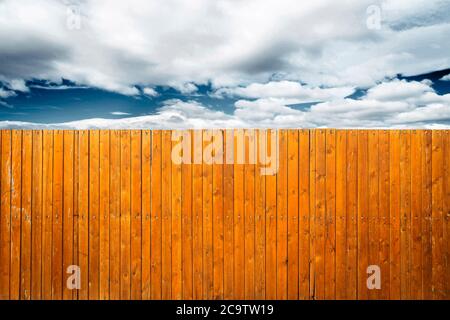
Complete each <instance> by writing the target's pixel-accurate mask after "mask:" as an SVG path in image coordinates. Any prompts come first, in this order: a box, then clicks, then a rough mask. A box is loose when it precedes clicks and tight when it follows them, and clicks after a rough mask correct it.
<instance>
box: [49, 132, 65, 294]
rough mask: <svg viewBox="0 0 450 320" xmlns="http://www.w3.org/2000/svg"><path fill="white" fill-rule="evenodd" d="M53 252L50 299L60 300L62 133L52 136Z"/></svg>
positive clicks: (62, 176) (55, 133)
mask: <svg viewBox="0 0 450 320" xmlns="http://www.w3.org/2000/svg"><path fill="white" fill-rule="evenodd" d="M53 140H54V141H53V241H52V242H53V252H52V275H53V277H52V297H53V299H58V300H59V299H62V289H63V288H62V282H63V270H62V267H63V241H64V240H63V225H62V224H63V182H64V144H63V132H62V131H60V130H56V131H55V132H54V135H53Z"/></svg>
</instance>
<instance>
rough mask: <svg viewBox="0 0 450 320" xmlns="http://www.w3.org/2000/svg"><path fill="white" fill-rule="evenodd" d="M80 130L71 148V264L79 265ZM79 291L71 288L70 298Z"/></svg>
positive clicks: (75, 295)
mask: <svg viewBox="0 0 450 320" xmlns="http://www.w3.org/2000/svg"><path fill="white" fill-rule="evenodd" d="M79 136H80V131H78V130H76V131H74V137H73V139H74V150H73V161H74V162H73V230H72V231H73V250H72V255H73V264H74V265H76V266H79V263H78V245H79V239H78V236H79V233H78V217H79V210H78V204H79V202H78V193H79V181H80V177H79V174H78V172H79V164H80V162H79V159H80V157H79V154H80V139H79ZM79 291H80V290H72V299H74V300H77V299H78V298H79V294H78V293H79Z"/></svg>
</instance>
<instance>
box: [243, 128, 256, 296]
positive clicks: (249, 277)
mask: <svg viewBox="0 0 450 320" xmlns="http://www.w3.org/2000/svg"><path fill="white" fill-rule="evenodd" d="M244 144H245V157H244V161H245V164H244V228H245V231H244V233H245V236H244V237H245V238H244V243H245V246H244V252H245V263H244V264H245V267H244V272H245V277H244V278H245V299H249V300H251V299H254V297H255V165H254V163H255V131H254V130H251V129H246V130H245V131H244Z"/></svg>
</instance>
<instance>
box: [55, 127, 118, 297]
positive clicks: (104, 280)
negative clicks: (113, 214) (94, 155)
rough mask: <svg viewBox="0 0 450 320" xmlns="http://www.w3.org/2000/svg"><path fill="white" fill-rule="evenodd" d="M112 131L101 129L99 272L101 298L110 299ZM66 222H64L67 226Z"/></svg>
mask: <svg viewBox="0 0 450 320" xmlns="http://www.w3.org/2000/svg"><path fill="white" fill-rule="evenodd" d="M109 141H110V132H109V131H106V130H102V131H100V203H99V220H100V229H99V237H100V261H99V264H100V274H99V286H100V290H99V298H100V299H101V300H107V299H109V284H110V277H109V245H110V238H109V220H110V199H109V186H110V180H109V176H110V172H109V166H110V144H109ZM65 225H66V224H64V226H65Z"/></svg>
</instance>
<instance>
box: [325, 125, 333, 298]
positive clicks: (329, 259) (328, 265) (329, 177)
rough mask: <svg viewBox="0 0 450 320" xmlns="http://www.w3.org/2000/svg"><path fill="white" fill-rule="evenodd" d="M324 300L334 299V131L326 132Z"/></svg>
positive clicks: (328, 130)
mask: <svg viewBox="0 0 450 320" xmlns="http://www.w3.org/2000/svg"><path fill="white" fill-rule="evenodd" d="M325 161H326V196H325V206H326V209H325V220H324V223H325V298H326V299H335V298H336V131H335V130H334V129H327V130H326V160H325Z"/></svg>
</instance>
